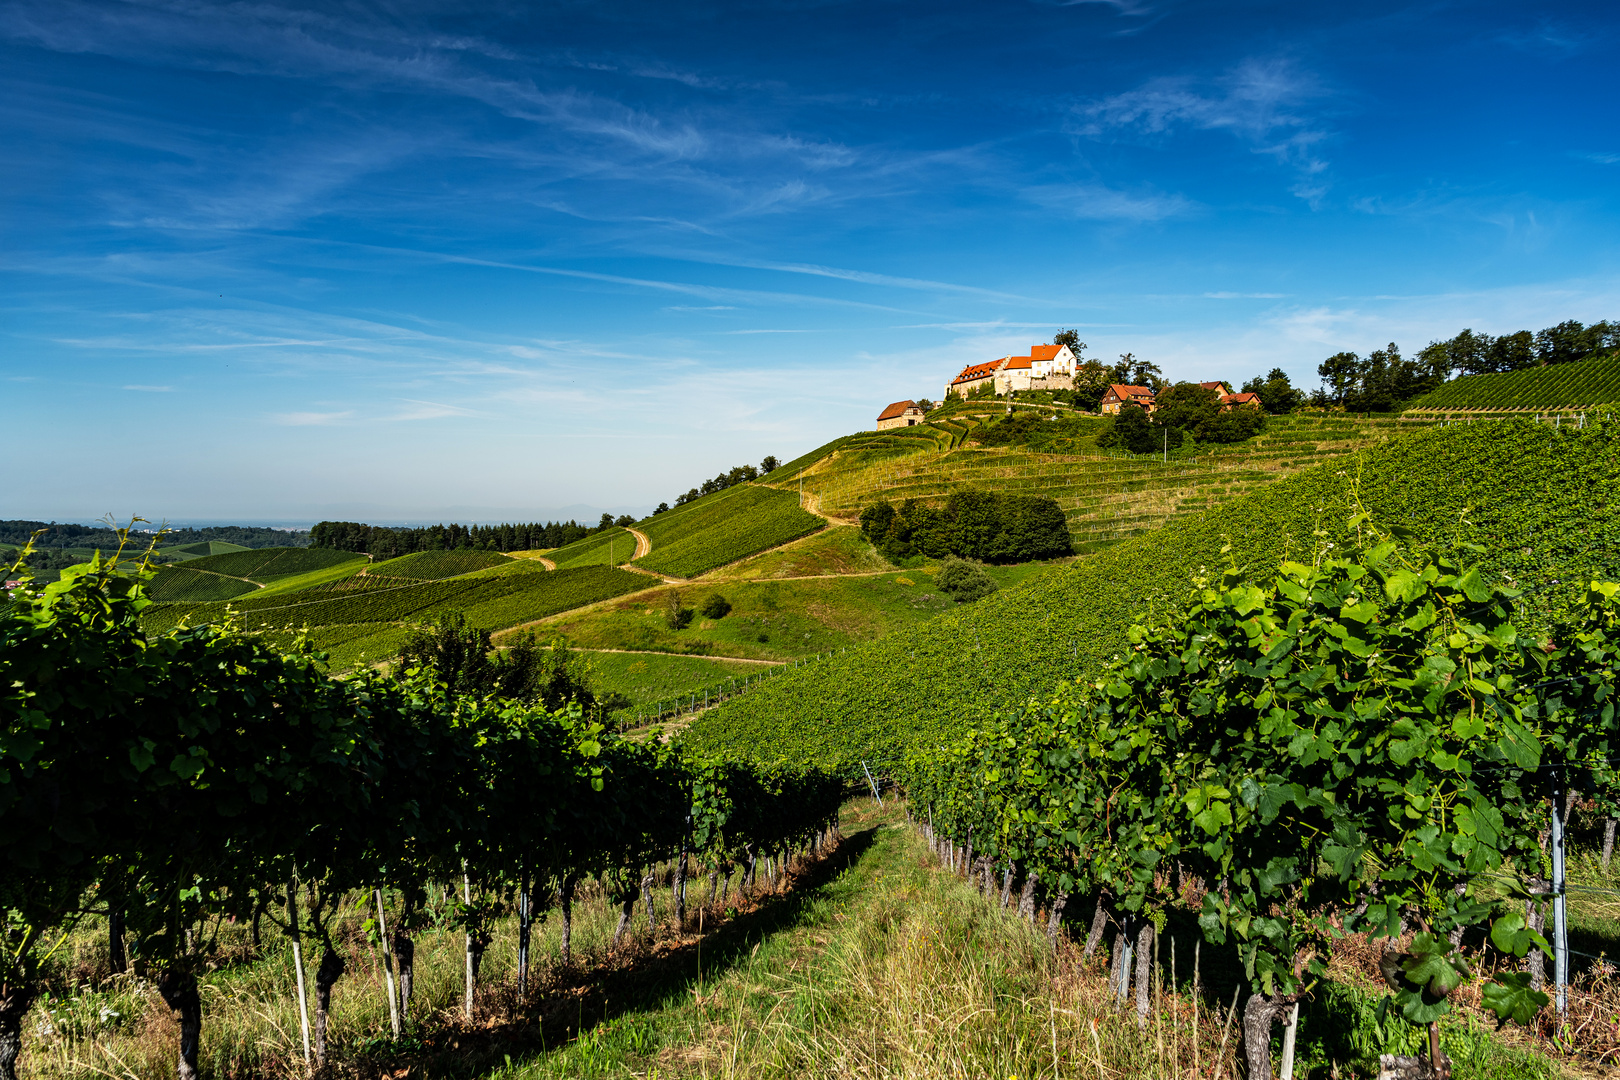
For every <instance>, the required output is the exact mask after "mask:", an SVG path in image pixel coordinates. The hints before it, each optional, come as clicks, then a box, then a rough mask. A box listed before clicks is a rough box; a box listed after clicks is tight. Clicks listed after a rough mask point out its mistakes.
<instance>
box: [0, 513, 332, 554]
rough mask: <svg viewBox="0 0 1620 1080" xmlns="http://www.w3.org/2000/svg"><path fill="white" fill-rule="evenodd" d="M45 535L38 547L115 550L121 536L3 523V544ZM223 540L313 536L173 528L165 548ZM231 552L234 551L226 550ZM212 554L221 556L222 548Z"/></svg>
mask: <svg viewBox="0 0 1620 1080" xmlns="http://www.w3.org/2000/svg"><path fill="white" fill-rule="evenodd" d="M41 530H43V531H44V535H42V536H40V537H39V538H38V539H37V540H35V541H34V546H35V547H38V548H84V549H86V550H87V551H88V550H94V549H97V548H99V549H101V550H102V551H109V552H110V551H113V550H115V549H116V548H117V547H118V534H117V533H116V532H114V531H113V530H112V529H109V528H107V527H106V526H104V525H75V524H71V523H70V524H58V523H57V522H54V521H0V544H5V545H14V546H17V547H21V546H22V545H23V544H26V543H27V542H28V540H29V538H30V537H32V536H33V535H34V533H36V532H39V531H41ZM150 539H151V537H150V535H148V534H146V533H136V534H135V535H134V536H133V537H131V542H132V543H137V544H140V545H141V546H142V547H144V546H145V544H146V542H147V541H148V540H150ZM210 541H219V542H223V543H226V544H230V545H233V546H234V547H235V548H267V547H308V546H309V533H307V532H302V531H293V530H288V529H270V528H255V527H252V526H246V525H215V526H210V527H208V528H206V529H170V530H169V531H168V532H166V533H165V534H164V535H163V546H164V547H165V548H180V547H185V546H188V545H193V544H199V543H207V542H210ZM226 550H231V549H226ZM208 554H218V549H216V550H215V551H213V552H208Z"/></svg>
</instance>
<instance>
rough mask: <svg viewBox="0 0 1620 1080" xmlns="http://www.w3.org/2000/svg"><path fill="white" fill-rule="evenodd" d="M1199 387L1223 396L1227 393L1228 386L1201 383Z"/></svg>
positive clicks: (1217, 383)
mask: <svg viewBox="0 0 1620 1080" xmlns="http://www.w3.org/2000/svg"><path fill="white" fill-rule="evenodd" d="M1198 385H1199V386H1202V387H1203V388H1204V389H1205V390H1215V391H1218V392H1219V393H1222V394H1224V393H1226V384H1225V383H1223V382H1201V383H1199V384H1198Z"/></svg>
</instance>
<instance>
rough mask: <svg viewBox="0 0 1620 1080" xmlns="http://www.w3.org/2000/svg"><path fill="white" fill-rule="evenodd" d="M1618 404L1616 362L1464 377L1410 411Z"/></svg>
mask: <svg viewBox="0 0 1620 1080" xmlns="http://www.w3.org/2000/svg"><path fill="white" fill-rule="evenodd" d="M1615 401H1620V356H1605V357H1600V358H1599V359H1596V360H1582V361H1580V362H1579V363H1574V364H1550V365H1548V366H1546V367H1534V368H1526V369H1525V370H1523V371H1503V372H1498V373H1496V374H1494V375H1465V376H1464V377H1462V378H1460V379H1453V380H1452V381H1450V382H1448V383H1446V384H1444V385H1442V386H1439V387H1436V388H1435V389H1434V390H1432V391H1430V392H1429V393H1428V394H1425V395H1424V396H1423V397H1420V398H1418V399H1417V400H1416V401H1414V402H1412V405H1411V407H1412V408H1414V409H1436V410H1441V411H1446V410H1457V411H1462V410H1483V411H1487V412H1488V411H1492V410H1502V409H1558V408H1561V407H1565V406H1572V407H1576V408H1579V407H1581V406H1586V405H1604V404H1608V403H1610V402H1615Z"/></svg>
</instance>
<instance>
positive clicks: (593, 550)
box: [546, 528, 636, 570]
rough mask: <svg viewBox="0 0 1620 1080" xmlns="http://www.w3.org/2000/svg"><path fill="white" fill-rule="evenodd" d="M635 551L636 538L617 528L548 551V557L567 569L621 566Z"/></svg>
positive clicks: (559, 566) (560, 568) (558, 565)
mask: <svg viewBox="0 0 1620 1080" xmlns="http://www.w3.org/2000/svg"><path fill="white" fill-rule="evenodd" d="M635 553H636V538H635V537H634V536H631V535H630V532H629V530H627V529H617V528H615V529H604V530H603V531H601V532H599V533H596V534H594V535H592V536H587V537H585V539H583V540H575V541H574V542H573V543H572V544H569V545H568V546H566V547H560V548H558V549H557V550H555V551H551V552H547V553H546V558H548V559H550V560H551V561H552V562H554V563H556V564H557V569H559V570H567V569H569V568H571V567H575V566H620V565H622V564H624V563H627V562H629V561H630V556H632V555H634V554H635Z"/></svg>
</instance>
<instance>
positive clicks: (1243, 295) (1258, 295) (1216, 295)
mask: <svg viewBox="0 0 1620 1080" xmlns="http://www.w3.org/2000/svg"><path fill="white" fill-rule="evenodd" d="M1287 295H1288V294H1287V293H1280V292H1207V293H1205V294H1204V297H1205V299H1208V300H1282V299H1284V298H1285V297H1287Z"/></svg>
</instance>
